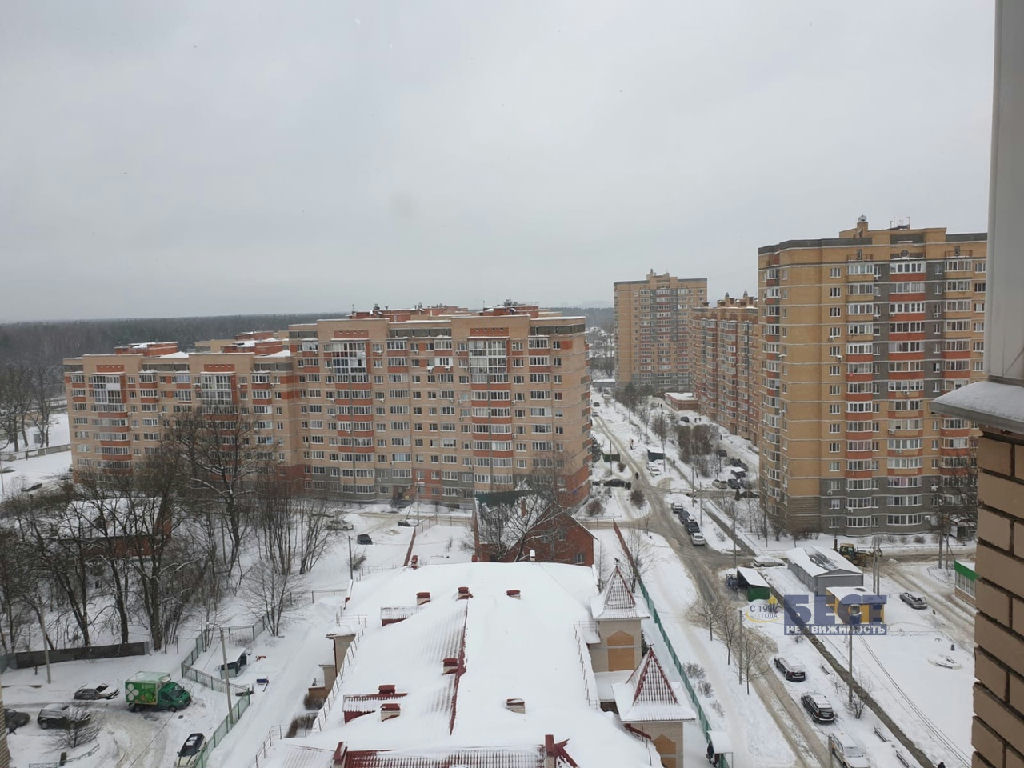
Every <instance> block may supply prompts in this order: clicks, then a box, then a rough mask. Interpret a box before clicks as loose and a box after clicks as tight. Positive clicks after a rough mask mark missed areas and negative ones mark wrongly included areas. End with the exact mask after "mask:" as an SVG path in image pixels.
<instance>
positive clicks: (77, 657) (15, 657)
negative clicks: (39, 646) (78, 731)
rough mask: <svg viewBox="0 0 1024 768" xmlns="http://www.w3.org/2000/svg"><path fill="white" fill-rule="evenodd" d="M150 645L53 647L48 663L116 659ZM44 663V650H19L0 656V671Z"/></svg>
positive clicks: (144, 650)
mask: <svg viewBox="0 0 1024 768" xmlns="http://www.w3.org/2000/svg"><path fill="white" fill-rule="evenodd" d="M150 648H152V646H151V645H150V644H149V643H148V642H136V643H117V644H115V645H86V646H81V647H78V648H55V649H54V650H52V651H50V654H49V655H50V663H51V664H56V663H58V662H61V661H84V660H87V659H117V658H122V657H124V656H145V655H146V654H148V653H149V651H150ZM45 663H46V652H45V651H19V652H18V653H9V654H7V655H6V656H2V657H0V672H2V671H3V670H5V669H6V668H7V667H10V668H11V669H27V668H28V667H38V666H42V665H43V664H45Z"/></svg>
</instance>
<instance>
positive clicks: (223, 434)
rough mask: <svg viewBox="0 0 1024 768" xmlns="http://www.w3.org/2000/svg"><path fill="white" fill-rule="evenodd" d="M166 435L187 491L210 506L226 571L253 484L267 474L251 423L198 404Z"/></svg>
mask: <svg viewBox="0 0 1024 768" xmlns="http://www.w3.org/2000/svg"><path fill="white" fill-rule="evenodd" d="M170 436H171V440H172V441H173V442H174V444H175V445H176V446H177V447H178V449H179V450H180V452H181V454H182V456H183V457H184V458H185V460H186V462H187V466H188V468H189V471H190V473H191V483H192V487H193V490H194V491H198V492H200V493H199V494H198V495H199V496H202V497H205V500H206V501H207V502H209V503H210V504H211V505H212V509H213V518H212V519H214V520H216V521H217V522H218V523H219V526H220V534H221V552H222V555H223V558H224V562H225V563H226V565H227V569H228V570H229V571H230V570H232V569H233V568H234V567H235V565H237V564H238V557H239V555H240V554H241V546H242V537H243V536H244V534H245V531H246V529H247V527H248V524H249V511H250V508H251V502H252V499H251V492H252V488H253V485H254V481H255V479H256V477H257V476H258V475H260V474H261V473H265V472H267V471H269V470H268V464H267V462H266V460H265V459H264V458H263V457H262V456H261V455H260V452H259V451H258V450H257V446H256V445H255V444H254V443H253V433H252V423H251V421H250V419H249V418H248V417H247V416H246V415H245V414H243V413H242V411H241V409H240V408H238V407H237V406H206V405H204V406H200V407H199V408H197V409H196V410H195V411H193V412H191V413H189V414H185V415H183V416H182V417H181V418H179V419H177V421H175V422H174V424H173V429H172V430H171V432H170Z"/></svg>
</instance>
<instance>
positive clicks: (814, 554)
mask: <svg viewBox="0 0 1024 768" xmlns="http://www.w3.org/2000/svg"><path fill="white" fill-rule="evenodd" d="M786 559H787V560H789V562H790V563H791V564H792V565H795V566H796V567H797V568H799V569H800V570H802V571H803V572H804V573H806V574H807V575H808V576H811V577H814V576H821V575H822V574H824V573H833V572H835V571H844V572H846V573H860V572H861V570H860V569H859V568H858V567H857V566H855V565H854V564H853V563H851V562H850V561H849V560H847V559H846V558H845V557H843V556H842V555H840V554H839V553H838V552H836V551H834V550H831V549H825V548H823V547H797V548H796V549H791V550H789V551H788V552H787V553H786Z"/></svg>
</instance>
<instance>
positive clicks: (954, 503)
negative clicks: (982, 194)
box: [758, 216, 986, 535]
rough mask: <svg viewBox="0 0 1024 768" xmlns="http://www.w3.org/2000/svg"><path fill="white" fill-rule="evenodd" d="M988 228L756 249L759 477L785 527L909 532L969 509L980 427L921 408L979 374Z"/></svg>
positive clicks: (863, 228) (862, 225)
mask: <svg viewBox="0 0 1024 768" xmlns="http://www.w3.org/2000/svg"><path fill="white" fill-rule="evenodd" d="M985 256H986V236H985V234H983V233H982V234H949V233H947V232H946V230H945V228H942V227H928V228H918V229H911V228H909V226H908V225H899V226H896V227H893V228H890V229H871V228H870V227H869V225H868V222H867V220H866V219H865V217H863V216H862V217H861V218H860V219H859V220H858V221H857V223H856V225H855V226H854V227H852V228H851V229H848V230H844V231H842V232H840V233H839V237H838V238H832V239H815V240H790V241H787V242H783V243H778V244H777V245H769V246H765V247H763V248H760V249H759V250H758V292H759V305H760V312H761V322H762V328H761V332H762V336H763V339H762V350H761V355H760V366H761V381H760V388H761V391H762V400H761V410H762V419H763V424H762V431H761V438H760V454H761V462H760V473H761V477H760V480H761V486H762V491H763V494H764V496H765V501H764V503H765V504H766V505H768V508H769V511H770V512H772V513H773V514H777V515H778V516H779V517H782V518H784V519H785V521H786V523H787V525H788V528H789V529H790V530H795V531H800V530H826V531H834V532H840V533H847V534H850V535H860V534H869V533H875V532H881V531H884V532H888V533H910V532H916V531H923V530H928V529H930V528H931V527H932V524H933V523H932V515H933V513H939V514H940V515H941V516H942V519H943V521H948V520H950V519H955V516H956V515H957V514H960V513H964V512H967V513H968V514H970V510H971V508H972V507H973V496H972V494H973V491H972V488H973V483H972V480H971V478H972V477H973V473H974V469H973V463H974V442H975V435H976V432H975V431H974V430H972V425H971V424H970V423H969V422H968V421H967V420H966V419H962V418H956V417H939V416H932V415H931V414H929V412H928V403H929V402H930V401H931V400H933V399H934V398H936V397H938V396H940V395H941V394H943V393H944V392H949V391H951V390H953V389H956V388H958V387H961V386H964V385H966V384H968V383H970V382H971V381H972V380H975V379H978V378H980V377H981V376H982V375H983V374H982V354H983V349H984V341H983V332H984V324H985V321H984V310H985V296H986V271H985V270H986V258H985Z"/></svg>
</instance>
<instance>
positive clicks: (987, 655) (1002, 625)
mask: <svg viewBox="0 0 1024 768" xmlns="http://www.w3.org/2000/svg"><path fill="white" fill-rule="evenodd" d="M995 18H996V25H995V28H996V44H995V59H996V67H995V98H994V105H993V116H992V186H991V193H990V195H989V234H990V237H991V254H990V255H991V259H990V265H989V273H990V275H989V276H990V279H991V286H990V288H989V300H988V306H987V307H986V310H987V325H986V327H985V344H986V347H985V369H986V373H987V374H988V379H989V380H988V381H979V382H976V383H973V384H971V385H970V386H968V387H967V388H965V389H960V390H957V391H955V392H951V393H949V394H947V395H944V396H942V397H941V398H939V400H938V401H936V402H935V403H933V407H934V411H935V412H936V413H937V414H940V415H941V416H942V417H943V418H947V417H953V418H960V419H970V420H971V421H973V422H975V423H977V424H978V426H979V427H981V429H982V431H983V433H984V436H983V438H982V439H981V441H980V442H979V445H978V470H979V475H978V495H979V498H980V502H981V505H980V507H979V510H978V551H977V554H976V558H977V559H976V565H975V572H976V573H977V584H976V587H975V603H976V606H977V610H978V612H977V614H976V617H975V626H974V639H975V642H976V643H977V647H976V648H975V654H974V677H975V678H976V680H975V683H974V720H973V722H972V728H971V743H972V744H973V745H974V756H973V759H972V761H971V765H972V766H977V767H978V768H1014V767H1015V766H1021V765H1024V356H1022V355H1021V349H1024V306H1022V304H1021V286H1022V285H1024V258H1022V256H1024V250H1022V244H1024V220H1022V218H1021V215H1020V212H1021V208H1022V206H1024V142H1022V141H1021V137H1022V136H1024V90H1022V88H1021V86H1022V84H1024V44H1022V43H1024V4H1022V3H1019V2H1014V1H1013V0H998V2H997V3H996V11H995Z"/></svg>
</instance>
